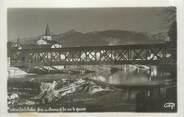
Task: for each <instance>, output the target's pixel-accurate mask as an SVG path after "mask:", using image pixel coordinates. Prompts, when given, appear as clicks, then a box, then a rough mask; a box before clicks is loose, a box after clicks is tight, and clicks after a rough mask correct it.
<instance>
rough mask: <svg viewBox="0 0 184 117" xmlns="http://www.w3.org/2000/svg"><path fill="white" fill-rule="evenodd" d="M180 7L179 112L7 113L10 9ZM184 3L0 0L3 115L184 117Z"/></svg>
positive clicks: (176, 0)
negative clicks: (8, 15) (8, 17)
mask: <svg viewBox="0 0 184 117" xmlns="http://www.w3.org/2000/svg"><path fill="white" fill-rule="evenodd" d="M161 6H176V7H177V24H178V25H177V26H178V27H177V29H178V48H177V49H178V82H177V83H178V85H177V86H178V89H177V90H178V112H177V113H130V112H122V113H18V114H16V113H7V106H6V105H7V87H6V86H7V85H6V84H7V57H6V56H7V53H6V52H7V48H6V43H7V8H28V7H29V8H78V7H80V8H86V7H161ZM183 31H184V3H183V1H182V0H0V40H1V42H0V92H1V93H0V96H1V99H0V111H1V113H0V116H2V117H8V116H17V117H33V116H34V117H42V116H44V117H45V116H54V117H63V116H64V117H68V116H79V117H81V116H91V117H93V116H95V117H98V116H100V117H101V116H104V117H106V116H109V117H110V116H118V117H120V116H128V117H135V116H136V117H145V116H149V117H158V116H159V117H175V116H177V117H184V98H183V97H184V67H183V65H184V63H183V61H182V58H184V52H182V49H183V50H184V39H182V38H184V33H183Z"/></svg>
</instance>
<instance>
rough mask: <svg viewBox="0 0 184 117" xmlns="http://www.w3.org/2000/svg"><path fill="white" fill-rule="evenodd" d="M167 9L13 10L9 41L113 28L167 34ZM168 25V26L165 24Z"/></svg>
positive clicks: (11, 11) (9, 12) (9, 21)
mask: <svg viewBox="0 0 184 117" xmlns="http://www.w3.org/2000/svg"><path fill="white" fill-rule="evenodd" d="M165 11H166V8H10V9H8V40H16V39H17V38H18V37H19V38H25V37H34V36H39V35H42V34H44V32H45V27H46V24H48V25H49V28H50V31H51V32H52V33H55V34H59V33H64V32H67V31H69V30H72V29H74V30H76V31H79V32H84V33H85V32H91V31H102V30H110V29H118V30H129V31H135V32H146V33H150V34H156V33H159V32H163V31H166V30H167V29H166V28H165V24H166V23H165V22H167V21H166V13H165ZM163 24H164V25H163Z"/></svg>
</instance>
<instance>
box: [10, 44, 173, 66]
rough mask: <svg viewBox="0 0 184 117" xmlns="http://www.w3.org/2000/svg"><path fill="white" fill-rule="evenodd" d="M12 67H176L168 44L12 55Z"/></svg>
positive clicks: (41, 50)
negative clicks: (172, 65) (133, 65)
mask: <svg viewBox="0 0 184 117" xmlns="http://www.w3.org/2000/svg"><path fill="white" fill-rule="evenodd" d="M10 52H11V54H10V58H11V65H12V66H30V65H31V66H57V65H102V64H107V65H108V64H112V65H118V64H141V65H165V64H176V60H175V59H173V58H174V57H173V56H176V55H175V54H173V53H176V49H173V48H172V47H170V46H169V45H168V44H149V45H148V44H138V45H116V46H86V47H63V48H34V49H33V48H32V49H21V50H11V51H10Z"/></svg>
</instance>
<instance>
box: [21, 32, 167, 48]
mask: <svg viewBox="0 0 184 117" xmlns="http://www.w3.org/2000/svg"><path fill="white" fill-rule="evenodd" d="M51 35H52V39H53V40H54V41H55V42H58V43H61V44H62V45H63V47H79V46H103V45H127V44H154V43H165V42H166V41H165V40H164V39H166V37H167V34H166V33H159V34H156V35H149V34H147V33H142V32H133V31H125V30H105V31H94V32H87V33H82V32H78V31H75V30H70V31H68V32H65V33H60V34H54V33H51ZM160 35H161V36H160ZM41 36H42V35H40V36H36V37H31V38H20V42H21V43H22V44H36V41H37V40H39V39H40V38H41ZM160 37H162V38H160Z"/></svg>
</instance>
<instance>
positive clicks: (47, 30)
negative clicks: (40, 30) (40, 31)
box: [45, 24, 50, 36]
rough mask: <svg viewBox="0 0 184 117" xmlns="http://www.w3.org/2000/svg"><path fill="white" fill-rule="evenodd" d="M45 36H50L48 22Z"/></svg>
mask: <svg viewBox="0 0 184 117" xmlns="http://www.w3.org/2000/svg"><path fill="white" fill-rule="evenodd" d="M45 36H50V30H49V25H48V24H47V26H46V29H45Z"/></svg>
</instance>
